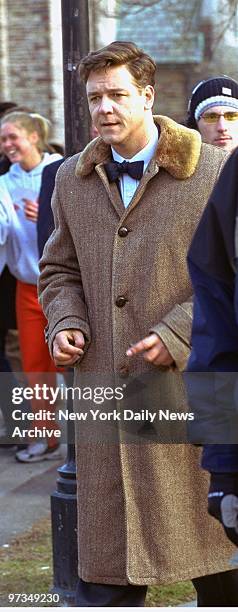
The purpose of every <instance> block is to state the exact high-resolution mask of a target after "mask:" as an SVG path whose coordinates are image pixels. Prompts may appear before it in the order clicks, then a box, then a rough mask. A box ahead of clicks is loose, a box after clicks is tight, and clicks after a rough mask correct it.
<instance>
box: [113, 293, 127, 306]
mask: <svg viewBox="0 0 238 612" xmlns="http://www.w3.org/2000/svg"><path fill="white" fill-rule="evenodd" d="M126 303H127V299H126V298H125V297H124V295H119V296H118V297H117V299H116V306H117V307H118V308H123V306H125V304H126Z"/></svg>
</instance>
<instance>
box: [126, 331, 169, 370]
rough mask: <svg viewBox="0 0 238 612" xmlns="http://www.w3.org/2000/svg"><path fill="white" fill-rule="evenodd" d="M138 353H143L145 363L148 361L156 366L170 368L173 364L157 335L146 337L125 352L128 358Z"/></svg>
mask: <svg viewBox="0 0 238 612" xmlns="http://www.w3.org/2000/svg"><path fill="white" fill-rule="evenodd" d="M139 353H143V357H144V359H145V361H149V362H150V363H153V364H154V365H156V366H166V367H170V366H171V365H173V363H174V360H173V357H172V356H171V355H170V352H169V351H168V349H167V348H166V346H165V345H164V343H163V342H162V340H161V339H160V338H159V336H157V334H150V335H149V336H146V338H143V340H140V341H139V342H137V343H136V344H133V346H130V348H129V349H128V350H127V351H126V354H127V356H128V357H133V356H134V355H138V354H139Z"/></svg>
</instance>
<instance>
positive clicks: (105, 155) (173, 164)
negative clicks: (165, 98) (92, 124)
mask: <svg viewBox="0 0 238 612" xmlns="http://www.w3.org/2000/svg"><path fill="white" fill-rule="evenodd" d="M154 121H155V124H156V125H159V127H160V130H161V132H160V138H159V142H158V148H157V151H156V161H157V162H158V164H159V166H162V168H164V169H165V170H167V172H169V174H171V175H172V176H173V177H175V178H177V179H186V178H189V177H190V176H192V175H193V173H194V172H195V170H196V166H197V164H198V160H199V157H200V152H201V136H200V134H199V132H197V131H196V130H190V129H188V128H187V127H185V126H183V125H180V124H179V123H175V121H173V120H172V119H169V118H168V117H163V116H162V115H158V116H156V117H154ZM110 159H111V147H110V146H109V145H107V144H105V142H104V141H103V140H102V138H101V137H100V136H99V137H98V138H95V139H94V140H92V141H91V142H90V143H89V144H88V145H87V146H86V147H85V149H84V150H83V152H82V153H81V155H80V158H79V160H78V162H77V165H76V169H75V174H76V176H81V177H85V176H87V175H88V174H90V173H91V172H92V171H93V169H94V167H95V166H96V165H97V164H100V163H104V162H107V161H110Z"/></svg>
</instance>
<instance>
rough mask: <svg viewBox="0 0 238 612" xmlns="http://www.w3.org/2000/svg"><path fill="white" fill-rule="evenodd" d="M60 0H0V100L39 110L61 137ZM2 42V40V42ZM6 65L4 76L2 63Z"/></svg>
mask: <svg viewBox="0 0 238 612" xmlns="http://www.w3.org/2000/svg"><path fill="white" fill-rule="evenodd" d="M60 4H61V3H60V1H59V0H24V1H21V0H0V9H1V11H2V12H4V14H5V20H3V21H1V38H0V43H1V40H2V45H1V46H2V48H3V53H2V69H1V78H2V89H1V92H2V93H1V99H5V100H6V99H11V100H14V101H16V102H17V103H18V104H24V105H26V106H29V108H32V109H34V110H35V111H36V112H40V113H41V114H43V115H45V116H46V117H48V119H50V120H51V121H52V123H53V134H52V136H53V137H54V138H56V139H57V140H59V141H62V139H63V92H62V64H61V63H60V62H61V61H62V58H61V32H60V31H58V33H57V34H58V38H57V41H56V36H55V34H56V31H55V24H56V27H58V29H59V28H60V23H59V18H58V11H57V19H55V18H54V12H55V11H56V9H58V8H59V7H60ZM3 41H4V42H3ZM6 64H7V76H6V74H5V76H4V69H3V68H4V66H6ZM5 73H6V70H5Z"/></svg>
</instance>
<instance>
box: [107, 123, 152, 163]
mask: <svg viewBox="0 0 238 612" xmlns="http://www.w3.org/2000/svg"><path fill="white" fill-rule="evenodd" d="M157 146H158V129H157V127H156V125H155V124H154V127H153V131H152V134H151V138H150V140H149V142H148V144H147V145H146V146H145V147H144V148H143V149H141V150H140V151H138V153H136V155H134V157H131V158H130V159H127V158H126V157H121V155H119V153H117V152H116V151H115V149H113V147H111V149H112V157H113V159H114V161H118V162H123V160H126V161H129V162H134V161H141V160H143V161H144V171H145V169H146V168H147V166H148V164H149V162H150V160H151V159H152V157H154V154H155V151H156V149H157Z"/></svg>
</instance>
